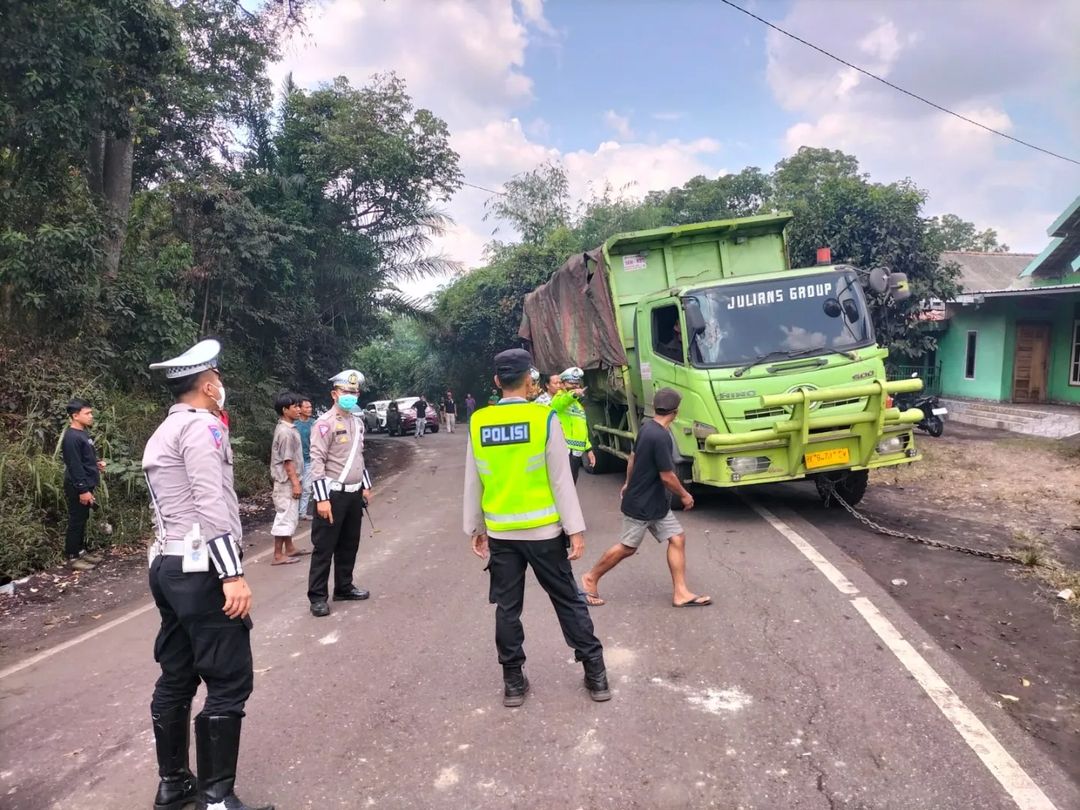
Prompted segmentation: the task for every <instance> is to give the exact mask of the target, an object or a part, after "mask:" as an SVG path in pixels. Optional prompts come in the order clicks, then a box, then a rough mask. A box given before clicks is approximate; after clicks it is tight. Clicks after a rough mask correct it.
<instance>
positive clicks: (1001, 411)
mask: <svg viewBox="0 0 1080 810" xmlns="http://www.w3.org/2000/svg"><path fill="white" fill-rule="evenodd" d="M963 409H964V410H965V411H970V412H974V413H986V414H991V415H994V416H1014V417H1016V418H1018V419H1045V418H1046V417H1048V416H1055V415H1056V414H1055V413H1053V412H1052V411H1039V410H1033V409H1031V408H1010V407H1009V406H1008V405H995V404H993V403H989V402H970V403H965V404H964V406H963Z"/></svg>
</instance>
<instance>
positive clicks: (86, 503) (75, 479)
mask: <svg viewBox="0 0 1080 810" xmlns="http://www.w3.org/2000/svg"><path fill="white" fill-rule="evenodd" d="M67 414H68V417H69V419H70V424H69V425H68V429H67V430H66V431H64V438H63V442H62V443H61V448H60V449H61V455H62V456H63V459H64V495H65V496H66V497H67V503H68V528H67V536H66V537H65V539H64V558H65V559H67V560H69V561H70V560H76V559H77V558H79V557H80V556H82V555H83V554H84V553H85V552H84V548H83V546H84V545H85V542H86V522H87V521H88V520H89V519H90V510H91V509H92V508H93V507H94V503H95V501H94V489H95V488H96V487H97V485H98V483H99V482H100V476H101V471H102V470H104V469H105V462H104V461H98V457H97V452H96V451H95V450H94V440H93V439H91V438H90V435H89V434H88V433H87V432H86V431H87V428H89V427H91V426H92V425H93V424H94V410H93V408H91V407H90V403H89V402H86V401H85V400H82V399H73V400H71V402H69V403H68V405H67ZM85 567H91V566H85Z"/></svg>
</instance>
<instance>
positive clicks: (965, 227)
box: [926, 214, 1009, 253]
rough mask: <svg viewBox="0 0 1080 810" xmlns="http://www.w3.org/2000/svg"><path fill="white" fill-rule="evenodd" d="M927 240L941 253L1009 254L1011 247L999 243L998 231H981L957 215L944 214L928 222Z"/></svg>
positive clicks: (991, 229)
mask: <svg viewBox="0 0 1080 810" xmlns="http://www.w3.org/2000/svg"><path fill="white" fill-rule="evenodd" d="M926 230H927V238H928V239H930V242H931V244H932V245H933V247H934V248H935V249H936V250H937V251H938V252H939V253H940V252H941V251H943V250H968V251H974V252H977V253H1008V252H1009V246H1008V245H1004V244H1001V243H999V242H998V235H997V231H995V230H994V229H993V228H987V229H986V230H984V231H979V230H978V229H977V228H976V227H975V224H974V223H973V222H968V221H967V220H964V219H961V218H960V217H958V216H956V214H943V215H942V216H940V217H931V218H930V219H928V220H927V221H926Z"/></svg>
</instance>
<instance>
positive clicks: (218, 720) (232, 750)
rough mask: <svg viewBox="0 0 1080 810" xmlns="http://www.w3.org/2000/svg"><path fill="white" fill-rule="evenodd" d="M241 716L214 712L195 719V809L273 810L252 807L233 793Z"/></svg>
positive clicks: (270, 806) (272, 809) (272, 807)
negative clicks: (197, 792) (196, 779)
mask: <svg viewBox="0 0 1080 810" xmlns="http://www.w3.org/2000/svg"><path fill="white" fill-rule="evenodd" d="M240 722H241V720H240V718H239V717H235V716H233V715H215V716H212V717H205V716H203V715H201V714H200V715H198V716H197V717H196V718H195V757H196V761H197V763H198V771H199V803H198V810H209V808H213V810H274V806H273V805H264V806H261V807H251V806H249V805H246V804H244V803H243V802H242V801H240V799H238V798H237V796H236V794H235V793H233V786H234V785H235V783H236V758H237V755H238V754H239V753H240Z"/></svg>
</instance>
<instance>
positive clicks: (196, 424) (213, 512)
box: [142, 404, 243, 578]
mask: <svg viewBox="0 0 1080 810" xmlns="http://www.w3.org/2000/svg"><path fill="white" fill-rule="evenodd" d="M142 466H143V471H144V473H145V474H146V483H147V486H148V487H149V489H150V499H151V504H152V506H153V509H154V515H155V519H156V521H157V537H158V540H159V541H166V540H183V538H184V536H185V535H186V534H188V533H189V532H190V531H191V530H192V528H193V526H194V525H195V524H196V523H198V524H199V529H200V531H201V533H202V538H203V540H205V541H206V544H207V548H208V550H209V552H210V559H211V561H212V562H213V563H214V567H215V568H216V569H217V571H218V574H219V576H220V577H222V578H224V577H227V576H237V575H239V574H242V573H243V567H242V565H241V562H240V540H241V538H242V537H243V529H242V528H241V526H240V506H239V504H238V502H237V499H236V491H235V490H234V489H233V453H232V447H231V446H230V445H229V431H228V429H227V428H226V427H225V426H224V425H223V424H222V423H221V421H220V420H219V419H218V418H217V417H216V416H214V415H213V414H212V413H210V412H209V411H207V410H203V409H199V408H192V407H191V406H190V405H184V404H177V405H173V406H172V407H171V408H170V409H169V415H168V416H167V417H166V419H165V421H164V422H162V423H161V424H160V425H159V426H158V429H157V430H155V431H154V434H153V435H152V436H151V437H150V440H149V441H148V442H147V443H146V449H145V450H144V451H143V460H142Z"/></svg>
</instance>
